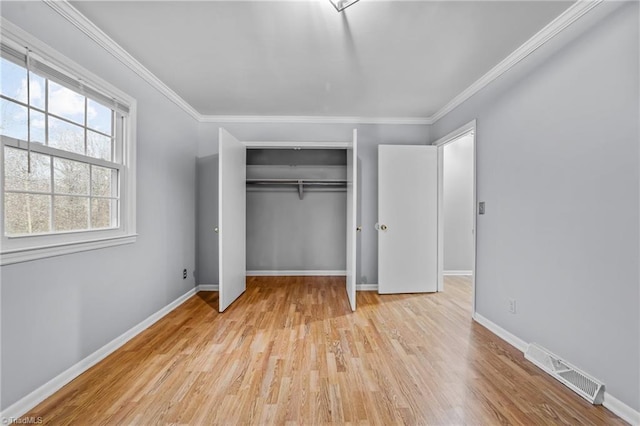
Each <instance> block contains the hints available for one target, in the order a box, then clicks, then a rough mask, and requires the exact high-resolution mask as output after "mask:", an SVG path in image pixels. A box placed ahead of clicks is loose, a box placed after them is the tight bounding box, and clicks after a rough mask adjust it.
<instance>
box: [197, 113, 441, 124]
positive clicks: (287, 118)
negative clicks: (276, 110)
mask: <svg viewBox="0 0 640 426" xmlns="http://www.w3.org/2000/svg"><path fill="white" fill-rule="evenodd" d="M200 121H201V122H203V123H289V124H296V123H299V124H404V125H407V124H416V125H428V124H433V122H432V121H431V119H429V118H417V117H329V116H327V117H323V116H303V115H299V116H298V115H271V116H269V115H203V116H201V118H200Z"/></svg>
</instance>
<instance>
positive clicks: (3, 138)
mask: <svg viewBox="0 0 640 426" xmlns="http://www.w3.org/2000/svg"><path fill="white" fill-rule="evenodd" d="M2 24H3V26H2V39H1V41H0V145H1V146H0V148H1V149H0V163H1V164H2V173H0V183H1V187H2V197H1V200H2V201H1V206H0V211H1V213H2V220H1V221H0V232H1V242H2V249H1V257H2V261H1V263H2V264H3V265H5V264H10V263H16V262H22V261H28V260H34V259H39V258H43V257H50V256H56V255H61V254H68V253H73V252H78V251H84V250H92V249H96V248H101V247H108V246H113V245H118V244H125V243H131V242H134V241H135V235H136V234H135V142H136V140H135V106H136V102H135V100H134V99H133V98H131V97H130V96H128V95H127V94H125V93H123V92H121V91H120V90H118V89H117V88H115V87H113V86H111V85H110V84H109V83H107V82H105V81H103V80H102V79H100V78H99V77H97V76H95V75H93V74H92V73H90V72H89V71H87V70H86V69H84V68H82V67H81V66H79V65H77V64H75V63H74V62H72V61H71V60H69V59H67V58H65V57H63V56H62V55H60V54H59V53H57V52H55V51H54V50H53V49H52V48H50V47H49V46H47V45H45V44H44V43H42V42H40V41H38V40H37V39H35V38H33V37H32V36H30V35H29V34H27V33H25V32H24V31H22V30H20V29H19V28H17V27H15V26H13V25H11V24H10V23H8V24H7V21H6V20H4V19H3V22H2Z"/></svg>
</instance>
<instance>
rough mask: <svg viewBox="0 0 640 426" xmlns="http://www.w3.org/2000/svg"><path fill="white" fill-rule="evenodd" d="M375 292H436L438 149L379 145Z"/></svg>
mask: <svg viewBox="0 0 640 426" xmlns="http://www.w3.org/2000/svg"><path fill="white" fill-rule="evenodd" d="M378 227H379V229H378V292H379V293H384V294H389V293H424V292H434V291H437V290H438V149H437V147H435V146H425V145H412V146H407V145H379V147H378Z"/></svg>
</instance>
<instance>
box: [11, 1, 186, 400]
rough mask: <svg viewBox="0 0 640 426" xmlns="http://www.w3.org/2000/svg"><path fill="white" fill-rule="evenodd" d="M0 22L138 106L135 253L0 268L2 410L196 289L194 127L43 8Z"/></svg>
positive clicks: (26, 5)
mask: <svg viewBox="0 0 640 426" xmlns="http://www.w3.org/2000/svg"><path fill="white" fill-rule="evenodd" d="M1 12H2V16H4V17H6V18H8V19H9V20H10V21H12V22H14V23H16V24H17V25H19V26H21V27H22V28H23V29H25V30H26V31H28V32H30V33H32V34H33V35H35V36H36V37H38V38H39V39H41V40H43V41H45V42H46V43H48V44H49V45H50V46H52V47H54V48H55V49H57V50H58V51H60V52H61V53H62V54H64V55H66V56H68V57H69V58H71V59H73V60H74V61H76V62H78V63H79V64H80V65H82V66H84V67H86V68H88V69H89V70H91V71H92V72H93V73H95V74H97V75H99V76H100V77H102V78H104V79H105V80H107V81H109V82H110V83H112V84H113V85H115V86H117V87H119V88H120V89H122V90H123V91H125V92H127V93H129V94H130V95H132V96H133V97H135V98H136V99H137V100H138V155H137V157H138V163H137V167H138V171H137V173H138V175H137V204H138V210H137V228H138V234H139V237H138V241H137V242H136V243H135V244H130V245H126V246H119V247H112V248H107V249H101V250H95V251H89V252H83V253H78V254H71V255H66V256H59V257H54V258H48V259H44V260H38V261H32V262H25V263H20V264H15V265H9V266H3V267H2V272H1V276H2V285H1V292H2V297H1V300H2V306H1V314H0V315H1V319H2V333H1V334H2V365H1V369H2V383H1V386H2V401H1V402H0V406H1V407H2V408H3V409H4V408H6V407H7V406H9V405H10V404H12V403H14V402H15V401H17V400H18V399H19V398H21V397H23V396H25V395H27V394H28V393H30V392H31V391H33V390H35V389H36V388H38V387H39V386H41V385H43V384H44V383H46V382H47V381H49V380H50V379H52V378H53V377H55V376H56V375H58V374H60V373H61V372H63V371H65V370H66V369H68V368H69V367H71V366H72V365H74V364H75V363H77V362H78V361H80V360H82V359H83V358H85V357H86V356H88V355H89V354H91V353H92V352H94V351H95V350H97V349H99V348H101V347H102V346H103V345H105V344H106V343H108V342H109V341H111V340H112V339H114V338H115V337H117V336H119V335H120V334H122V333H123V332H125V331H127V330H128V329H130V328H131V327H133V326H135V325H136V324H138V323H139V322H140V321H142V320H144V319H145V318H147V317H148V316H149V315H151V314H153V313H155V312H157V311H158V310H159V309H161V308H162V307H164V306H166V305H167V304H169V303H170V302H172V301H174V300H176V299H177V298H178V297H179V296H181V295H183V294H185V293H186V292H187V291H189V290H190V289H193V287H194V284H195V282H194V279H193V277H192V276H191V273H190V274H189V278H188V279H186V280H183V279H182V269H183V268H187V269H188V271H192V270H193V269H194V266H195V228H196V224H195V216H196V214H195V187H196V179H195V159H196V150H197V143H196V141H197V137H198V134H197V124H196V122H195V121H194V120H193V119H192V118H190V117H188V116H187V115H186V114H185V113H184V112H183V111H182V110H181V109H179V108H178V107H177V106H175V105H174V104H173V103H171V102H170V101H168V100H167V99H166V98H165V97H163V96H162V95H161V94H160V93H159V92H157V91H156V90H155V89H154V88H152V87H151V86H149V85H148V84H147V83H145V82H144V81H143V80H141V79H140V78H139V77H138V76H137V75H136V74H134V73H133V72H132V71H130V70H129V69H127V68H125V67H124V66H123V65H122V64H121V63H120V62H118V61H117V60H116V59H115V58H114V57H112V56H111V55H109V54H108V53H106V52H105V51H103V50H102V49H101V48H100V47H99V46H98V45H96V44H95V43H93V42H92V41H90V40H89V39H88V37H86V36H85V35H84V34H82V33H81V32H80V31H79V30H77V29H76V28H75V27H74V26H73V25H71V24H69V23H67V22H66V21H65V20H63V19H62V18H61V17H60V16H59V15H58V14H57V13H55V12H54V11H53V10H52V9H51V8H49V7H48V6H47V5H45V4H44V3H42V2H18V3H12V2H2V11H1Z"/></svg>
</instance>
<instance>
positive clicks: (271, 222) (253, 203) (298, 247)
mask: <svg viewBox="0 0 640 426" xmlns="http://www.w3.org/2000/svg"><path fill="white" fill-rule="evenodd" d="M246 158H247V159H246V165H247V171H246V206H247V210H246V211H247V213H246V247H247V251H246V262H247V263H246V267H247V276H345V275H346V245H347V243H346V238H347V236H346V233H345V229H346V226H347V224H346V220H347V217H346V215H345V212H346V210H347V152H346V150H345V149H313V148H307V149H303V148H298V147H293V148H280V149H278V148H253V147H247V157H246Z"/></svg>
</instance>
